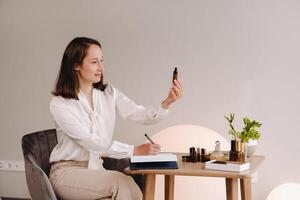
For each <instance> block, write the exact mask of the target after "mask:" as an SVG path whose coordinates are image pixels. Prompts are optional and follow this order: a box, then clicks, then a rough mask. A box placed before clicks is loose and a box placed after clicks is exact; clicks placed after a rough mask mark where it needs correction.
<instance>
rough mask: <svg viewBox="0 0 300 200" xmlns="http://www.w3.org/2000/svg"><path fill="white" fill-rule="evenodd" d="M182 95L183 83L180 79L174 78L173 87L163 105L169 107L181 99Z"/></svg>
mask: <svg viewBox="0 0 300 200" xmlns="http://www.w3.org/2000/svg"><path fill="white" fill-rule="evenodd" d="M181 96H182V85H181V82H180V81H179V80H174V81H173V85H172V88H171V89H170V91H169V94H168V96H167V98H166V99H165V100H164V101H163V102H162V104H161V105H162V107H163V108H165V109H168V108H169V107H170V105H171V104H172V103H174V102H175V101H177V100H178V99H180V98H181Z"/></svg>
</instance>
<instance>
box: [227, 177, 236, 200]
mask: <svg viewBox="0 0 300 200" xmlns="http://www.w3.org/2000/svg"><path fill="white" fill-rule="evenodd" d="M226 197H227V198H226V199H227V200H238V179H237V178H226Z"/></svg>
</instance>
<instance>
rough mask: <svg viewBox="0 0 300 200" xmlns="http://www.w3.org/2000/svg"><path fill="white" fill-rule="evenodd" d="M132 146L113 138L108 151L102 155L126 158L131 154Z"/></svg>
mask: <svg viewBox="0 0 300 200" xmlns="http://www.w3.org/2000/svg"><path fill="white" fill-rule="evenodd" d="M133 151H134V146H133V145H129V144H125V143H122V142H119V141H116V140H114V141H113V143H112V145H111V146H110V148H109V149H108V151H107V152H106V153H104V154H102V155H103V156H106V157H111V158H117V159H121V158H128V157H130V156H132V155H133Z"/></svg>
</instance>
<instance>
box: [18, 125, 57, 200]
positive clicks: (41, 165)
mask: <svg viewBox="0 0 300 200" xmlns="http://www.w3.org/2000/svg"><path fill="white" fill-rule="evenodd" d="M56 144H57V137H56V130H55V129H49V130H44V131H39V132H35V133H31V134H27V135H24V136H23V137H22V150H23V155H24V161H25V174H26V181H27V186H28V189H29V193H30V196H31V198H32V200H57V198H56V196H55V193H54V190H53V188H52V186H51V183H50V181H49V179H48V176H49V171H50V164H49V157H50V154H51V151H52V150H53V148H54V147H55V145H56Z"/></svg>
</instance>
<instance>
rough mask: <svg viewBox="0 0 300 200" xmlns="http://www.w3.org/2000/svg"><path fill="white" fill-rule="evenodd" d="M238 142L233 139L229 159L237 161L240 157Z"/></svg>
mask: <svg viewBox="0 0 300 200" xmlns="http://www.w3.org/2000/svg"><path fill="white" fill-rule="evenodd" d="M237 143H238V141H236V140H231V149H230V152H229V160H230V161H237V159H238V152H237Z"/></svg>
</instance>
